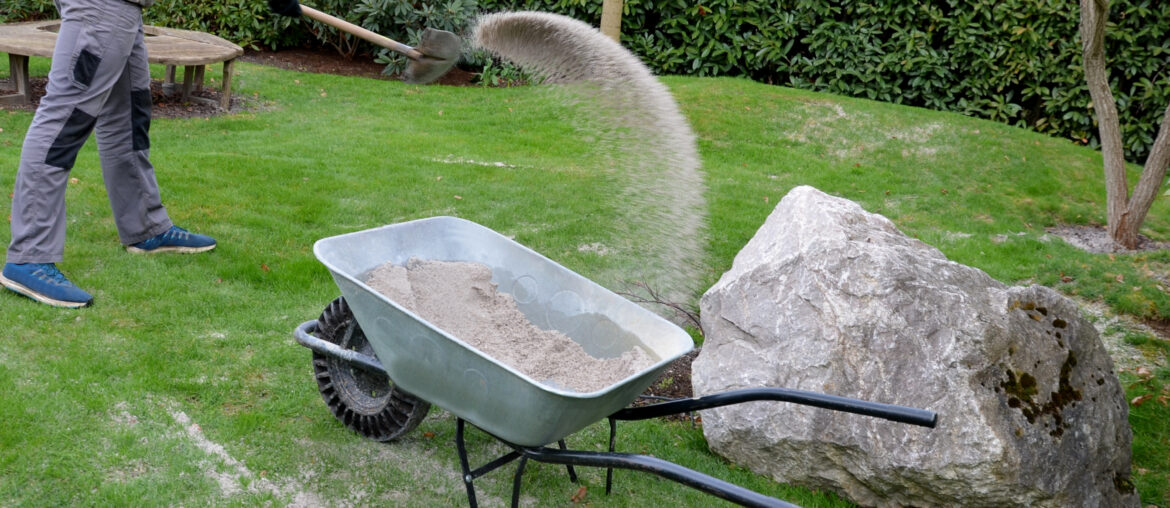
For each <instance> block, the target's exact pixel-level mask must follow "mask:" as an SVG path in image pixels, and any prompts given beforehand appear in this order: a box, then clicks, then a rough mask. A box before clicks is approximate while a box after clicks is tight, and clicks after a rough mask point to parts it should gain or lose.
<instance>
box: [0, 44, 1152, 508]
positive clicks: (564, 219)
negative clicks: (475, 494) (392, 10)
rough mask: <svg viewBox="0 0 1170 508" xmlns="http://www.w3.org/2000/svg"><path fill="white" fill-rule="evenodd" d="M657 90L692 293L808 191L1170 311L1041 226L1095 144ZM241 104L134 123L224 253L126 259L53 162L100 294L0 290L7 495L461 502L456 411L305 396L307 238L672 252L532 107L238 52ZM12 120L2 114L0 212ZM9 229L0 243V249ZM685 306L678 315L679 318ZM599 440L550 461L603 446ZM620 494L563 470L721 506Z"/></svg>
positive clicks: (1113, 301)
mask: <svg viewBox="0 0 1170 508" xmlns="http://www.w3.org/2000/svg"><path fill="white" fill-rule="evenodd" d="M157 71H158V72H159V73H160V75H161V70H157ZM46 72H47V60H44V59H33V65H32V73H33V75H44V74H45V73H46ZM6 74H7V68H6V66H4V64H3V63H2V62H0V76H4V75H6ZM208 75H209V76H216V75H218V74H217V70H211V71H209V72H208ZM664 81H665V82H666V84H667V85H668V86H670V88H671V90H672V91H673V92H674V93H675V95H676V98H677V99H678V101H679V102H680V104H681V106H682V108H683V110H684V112H685V113H686V114H687V115H688V117H689V119H690V121H691V123H692V126H693V128H694V129H695V131H696V133H697V135H698V136H699V143H700V152H701V154H702V156H703V171H704V173H705V175H706V184H707V191H706V198H707V202H708V209H707V211H706V213H707V216H708V219H709V224H708V228H707V230H706V233H705V234H706V239H707V242H708V244H707V245H706V246H705V248H706V253H707V262H706V263H705V268H706V271H705V272H704V273H703V274H702V276H701V277H702V278H703V280H702V281H700V282H699V283H697V284H696V286H697V287H701V288H706V287H709V286H710V285H711V284H712V283H714V281H715V280H716V279H717V278H718V277H719V275H720V274H722V273H723V272H724V271H725V270H727V269H728V268H729V267H730V265H731V260H732V258H733V257H734V255H735V254H736V252H738V250H739V249H740V248H741V247H742V246H743V245H744V244H745V243H746V242H747V241H748V239H750V238H751V236H752V235H753V234H754V232H755V231H756V229H757V228H758V227H759V226H760V225H761V224H762V223H763V221H764V219H765V217H766V216H767V214H768V213H769V212H770V211H771V210H772V208H773V207H774V206H775V205H776V203H777V202H778V201H779V199H780V198H782V197H783V196H784V195H785V193H786V192H787V191H788V190H789V189H791V188H792V187H794V186H796V185H805V184H807V185H812V186H815V187H817V188H819V189H821V190H824V191H826V192H829V193H831V194H834V195H838V196H842V197H845V198H848V199H851V200H854V201H857V202H858V203H860V204H861V205H862V206H863V207H864V208H865V209H867V210H869V211H871V212H876V213H880V214H883V215H885V216H887V217H889V218H890V219H892V220H893V221H894V222H895V223H896V224H897V225H898V226H899V227H900V228H901V229H902V230H903V231H904V232H906V233H907V234H909V235H912V236H916V237H918V238H920V239H922V240H923V241H925V242H927V243H929V244H931V245H934V246H936V247H938V248H939V249H941V250H942V251H943V252H944V253H945V254H946V255H947V256H948V257H950V258H951V259H953V260H955V261H957V262H960V263H964V264H968V265H972V266H976V267H978V268H981V269H983V270H985V271H987V272H988V273H989V274H990V275H991V276H993V277H995V278H997V279H999V280H1001V281H1003V282H1005V283H1009V284H1023V283H1032V282H1034V283H1039V284H1044V285H1048V286H1051V287H1054V288H1057V289H1059V290H1060V291H1063V292H1064V293H1066V294H1069V295H1074V296H1077V297H1079V298H1082V299H1085V300H1089V301H1099V302H1103V303H1105V304H1106V305H1107V306H1108V307H1109V308H1110V309H1111V310H1112V312H1114V313H1117V314H1124V315H1132V316H1141V317H1160V318H1167V317H1170V296H1167V294H1166V293H1165V286H1166V282H1161V284H1162V286H1161V287H1160V286H1159V277H1160V278H1161V280H1162V281H1165V280H1166V277H1167V274H1168V273H1170V252H1149V253H1140V254H1127V255H1115V256H1103V255H1092V254H1087V253H1084V252H1081V251H1079V250H1077V249H1075V248H1072V247H1069V246H1067V245H1065V244H1063V242H1061V241H1060V240H1059V239H1056V238H1053V237H1051V236H1050V235H1047V234H1046V233H1045V231H1044V228H1045V227H1049V226H1054V225H1058V224H1101V223H1103V221H1104V218H1103V214H1104V189H1103V183H1102V170H1101V158H1100V155H1099V154H1098V153H1095V152H1093V151H1091V150H1089V149H1087V148H1084V147H1078V146H1074V145H1073V144H1072V143H1070V142H1067V141H1064V140H1059V139H1052V138H1048V137H1044V136H1041V135H1038V134H1034V133H1031V132H1026V131H1022V130H1019V129H1015V128H1009V127H1006V126H1002V125H998V124H995V123H991V122H987V121H981V120H975V119H971V118H966V117H962V116H957V115H954V114H946V113H938V112H932V111H927V110H922V109H914V108H907V107H898V106H891V105H888V104H882V103H876V102H870V101H863V100H857V99H848V98H842V97H836V96H830V95H823V94H815V93H809V92H802V91H796V90H791V89H787V88H780V87H772V86H766V85H761V84H757V83H752V82H748V81H744V80H736V79H692V78H677V77H669V78H665V79H664ZM233 86H234V88H235V90H236V91H237V93H240V94H241V95H242V96H245V97H248V98H249V101H248V109H247V111H243V112H236V113H233V114H230V115H225V116H219V117H214V118H208V119H204V118H196V119H185V120H167V119H156V120H155V121H154V122H153V123H152V131H151V133H152V147H153V149H152V160H153V162H154V164H155V166H156V167H157V169H158V178H159V181H160V184H161V186H162V190H163V198H164V202H165V203H166V204H167V205H168V209H169V211H170V213H171V216H172V218H173V219H174V220H175V222H176V223H178V224H179V225H182V226H184V227H187V228H189V229H192V230H195V231H198V232H202V233H206V234H210V235H212V236H215V237H216V238H217V239H218V240H219V242H220V246H219V247H218V248H217V249H216V250H215V251H213V252H211V253H209V254H201V255H192V256H180V255H172V256H157V257H141V256H134V255H130V254H128V253H126V252H125V251H124V250H123V249H122V247H121V246H120V245H119V243H118V240H117V234H116V232H115V230H114V226H113V223H112V219H111V217H110V212H109V206H108V203H107V201H106V193H105V189H104V187H103V185H102V181H101V174H100V168H99V166H98V162H97V153H96V149H95V148H94V143H93V141H92V140H91V141H90V143H89V145H87V147H86V148H85V149H84V150H83V151H82V154H81V156H80V157H79V158H78V163H77V166H76V168H75V169H74V170H73V173H72V176H73V177H74V178H75V179H76V180H75V181H74V182H72V183H71V185H70V188H69V191H68V207H69V224H68V237H69V241H68V244H67V249H66V259H65V261H64V262H63V263H61V264H60V267H61V268H62V269H63V270H64V271H65V273H66V274H68V275H69V276H70V278H71V279H72V280H73V281H74V282H76V283H77V284H78V285H80V286H81V287H82V288H83V289H86V290H89V291H90V292H92V293H93V294H94V295H95V298H96V302H95V305H94V306H93V307H91V308H87V309H82V310H78V311H69V310H61V309H54V308H49V307H46V306H41V305H35V304H33V303H32V302H30V301H28V300H27V299H24V298H21V297H18V296H16V295H14V294H12V293H7V292H5V293H0V322H2V323H4V325H5V326H4V329H5V331H6V333H7V335H8V337H7V339H6V340H0V386H3V387H4V389H3V390H0V422H3V425H2V426H0V471H3V474H0V505H6V506H7V505H35V506H56V505H100V506H109V505H131V504H133V505H136V506H137V505H143V504H145V505H166V506H174V505H186V506H207V505H215V506H236V505H239V506H255V505H259V504H265V503H271V504H275V505H286V504H290V503H302V504H304V505H316V504H325V505H354V504H356V505H377V504H381V505H405V506H459V505H463V504H465V497H464V491H463V485H462V483H461V481H460V479H459V474H458V460H457V458H456V455H455V450H454V446H452V439H453V434H454V423H453V418H452V417H451V416H450V415H449V414H447V413H445V412H443V411H440V410H438V409H436V410H434V411H433V412H432V414H431V416H430V417H428V419H427V420H426V421H425V422H424V423H423V424H422V426H421V427H420V428H419V429H418V430H416V431H415V432H413V433H412V434H410V435H408V436H407V437H406V438H404V439H403V440H402V441H400V442H397V443H394V444H390V445H385V444H378V443H374V442H370V441H366V440H363V439H361V438H359V437H357V436H356V435H354V434H353V433H351V432H349V431H347V430H346V429H345V428H344V427H342V426H341V424H339V423H338V422H337V421H335V420H334V419H333V417H332V416H331V415H330V414H329V412H328V410H327V408H326V407H325V405H324V404H323V403H322V402H321V399H320V397H319V395H318V394H317V390H316V384H315V382H314V380H313V377H312V374H311V367H310V361H309V353H308V352H307V351H306V350H305V349H304V348H301V347H299V346H297V345H296V344H295V343H294V342H293V339H292V336H291V332H292V330H293V328H294V327H295V326H296V325H297V324H299V323H301V322H302V321H305V320H307V319H311V318H314V317H316V316H317V314H319V313H320V311H321V309H322V308H324V306H325V305H326V304H327V303H328V302H329V301H330V300H332V299H333V298H335V297H336V296H337V295H338V291H337V288H336V286H334V284H333V282H332V280H331V279H330V277H329V275H328V273H327V271H326V270H325V268H324V267H323V266H321V265H320V264H319V263H318V262H317V261H316V259H315V258H314V257H313V255H312V245H313V242H314V241H316V240H317V239H319V238H323V237H326V236H330V235H335V234H340V233H346V232H351V231H356V230H361V229H366V228H370V227H375V226H379V225H383V224H389V223H395V222H400V221H404V220H409V219H415V218H422V217H428V216H435V215H453V216H459V217H463V218H467V219H470V220H473V221H475V222H478V223H480V224H483V225H485V226H487V227H490V228H492V229H495V230H497V231H499V232H501V233H503V234H505V235H509V236H512V237H513V238H514V239H515V240H516V241H518V242H520V243H522V244H525V245H527V246H529V247H531V248H533V249H535V250H536V251H538V252H541V253H543V254H545V255H547V256H548V257H550V258H552V259H554V260H556V261H558V262H560V263H562V264H564V265H565V266H567V267H569V268H571V269H573V270H576V271H578V272H580V273H582V274H584V275H586V276H590V277H594V276H598V275H600V274H612V273H625V274H628V275H629V277H631V278H636V277H637V275H638V274H637V266H638V265H639V262H640V260H641V259H643V258H646V257H653V256H655V255H656V254H657V253H658V252H659V251H661V250H667V249H671V248H674V246H671V245H643V244H639V243H638V242H636V241H635V239H630V238H620V237H619V236H620V235H621V234H622V231H628V230H625V229H622V228H614V227H610V226H609V225H611V224H613V223H615V222H617V221H620V220H622V218H623V217H624V216H623V213H622V210H623V206H627V205H628V204H627V203H623V202H622V201H621V200H620V199H618V198H617V197H618V196H627V197H628V194H625V193H623V192H621V191H622V189H621V186H622V185H623V182H625V181H627V180H625V179H623V178H621V168H620V164H618V165H617V166H618V167H615V165H614V164H613V160H612V159H611V158H610V157H608V156H607V154H606V153H603V150H601V148H599V147H601V146H603V145H604V144H599V143H592V142H591V140H589V139H586V138H585V137H584V136H583V132H584V131H583V130H582V129H581V128H579V127H577V125H578V124H577V123H575V122H574V121H573V118H574V114H575V112H576V111H575V110H574V108H573V107H572V106H570V105H567V104H565V103H563V102H559V101H557V100H555V97H554V96H553V95H551V94H541V93H533V90H532V89H530V88H518V89H487V88H447V87H418V86H408V85H404V84H402V83H398V82H389V81H371V80H365V79H361V78H347V77H337V76H328V75H312V74H301V73H295V72H290V71H283V70H277V69H273V68H266V67H260V66H255V65H250V64H239V65H238V66H237V70H236V74H235V83H234V85H233ZM31 118H32V115H31V114H30V113H28V112H8V111H0V169H2V170H0V189H5V190H4V192H3V193H0V196H2V197H0V208H2V209H5V210H7V209H8V207H9V205H10V195H9V194H10V192H11V189H12V185H13V180H14V177H15V170H16V167H17V161H18V159H19V154H20V146H21V142H22V140H23V136H24V133H25V131H26V129H27V127H28V124H29V122H30V120H31ZM497 162H498V163H502V164H496V163H497ZM619 162H620V161H619ZM481 163H486V164H481ZM1135 170H1136V168H1135ZM662 184H663V185H669V184H670V182H662ZM641 205H642V206H647V205H653V203H650V204H647V203H642V204H641ZM662 206H669V204H667V203H664V204H662ZM663 227H668V226H663ZM1143 233H1144V234H1146V235H1148V236H1150V237H1152V238H1153V239H1155V240H1159V241H1170V197H1163V198H1160V199H1159V200H1158V202H1157V203H1156V204H1155V205H1154V209H1153V210H1152V211H1151V213H1150V215H1149V217H1148V219H1147V222H1146V227H1145V229H1144V230H1143ZM8 235H9V233H8V228H0V242H2V243H4V244H7V242H8V238H9V236H8ZM592 244H602V245H607V246H616V247H615V248H614V249H613V250H611V251H610V252H609V253H608V254H606V255H600V254H599V253H598V252H597V251H596V250H594V249H582V248H581V247H582V246H587V245H592ZM635 246H636V248H635ZM699 293H701V291H699V292H697V293H696V294H695V295H693V301H692V302H684V303H689V304H691V305H694V301H697V298H698V296H699ZM1130 343H1131V344H1133V347H1135V348H1137V350H1138V351H1140V352H1142V354H1146V355H1148V356H1147V360H1148V363H1149V364H1150V365H1154V364H1155V362H1156V361H1158V359H1164V357H1165V354H1166V347H1165V346H1164V341H1161V340H1159V339H1157V338H1149V337H1146V338H1142V337H1136V338H1134V339H1132V340H1130ZM1162 361H1163V362H1164V360H1162ZM1122 378H1123V382H1124V384H1125V386H1129V387H1130V388H1129V390H1130V392H1129V396H1130V397H1131V398H1132V397H1137V396H1140V395H1144V394H1147V393H1152V394H1154V395H1155V396H1156V395H1159V394H1164V393H1166V385H1167V381H1168V380H1170V370H1168V369H1166V368H1164V367H1161V368H1159V367H1152V370H1151V375H1150V376H1148V377H1143V376H1142V375H1139V374H1138V373H1137V372H1123V373H1122ZM1132 409H1133V413H1132V415H1131V423H1132V424H1133V427H1134V434H1135V438H1134V441H1135V443H1134V451H1135V459H1134V460H1135V471H1137V472H1136V473H1135V480H1136V482H1135V483H1136V484H1137V486H1138V488H1139V490H1140V492H1141V493H1142V496H1143V503H1144V504H1154V505H1159V506H1166V505H1167V503H1168V502H1170V494H1168V493H1167V492H1168V491H1170V463H1168V460H1167V453H1166V452H1165V450H1167V449H1170V429H1168V428H1167V426H1166V423H1165V422H1167V421H1170V411H1168V410H1167V408H1166V406H1165V405H1163V404H1159V402H1158V401H1157V399H1156V397H1155V398H1151V399H1149V400H1147V401H1145V402H1144V403H1143V404H1140V405H1138V406H1135V407H1133V408H1132ZM604 427H605V425H602V424H598V425H594V426H591V427H589V428H588V429H586V431H584V432H583V433H581V434H579V435H574V436H571V437H570V440H569V441H570V443H569V444H570V445H571V446H573V447H574V448H583V449H601V448H602V447H604V446H605V440H606V435H607V429H606V428H604ZM470 446H471V452H472V454H473V455H475V456H477V457H480V458H481V459H484V460H486V459H487V458H490V456H491V454H492V453H498V452H499V451H500V446H499V445H497V444H494V443H491V442H489V440H487V439H485V438H483V437H482V436H476V435H474V434H473V436H472V440H471V444H470ZM619 449H620V450H623V451H629V452H635V453H652V454H654V455H656V456H659V457H662V458H665V459H667V460H671V461H674V462H677V463H679V464H681V465H684V466H686V467H690V468H693V469H696V470H699V471H703V472H706V473H708V474H711V475H713V476H717V477H720V478H723V479H727V480H729V481H731V482H733V483H736V484H739V485H743V486H745V487H748V488H751V489H753V490H757V491H760V492H764V493H766V494H769V495H773V496H779V497H782V498H784V499H787V500H790V501H792V502H795V503H798V504H802V505H805V506H845V505H848V503H846V502H844V501H842V500H840V499H839V498H837V497H836V496H833V495H830V494H821V493H813V492H808V491H806V490H802V489H794V488H789V487H786V486H783V485H779V484H776V483H774V482H772V481H770V480H768V479H766V478H761V477H759V476H756V475H753V474H751V473H749V472H746V471H744V470H742V469H739V468H736V467H734V466H733V465H730V464H728V463H726V462H725V461H723V460H721V459H719V458H717V457H714V456H713V455H711V454H710V453H709V452H708V451H707V449H706V445H705V443H704V441H703V438H702V433H701V431H700V430H698V429H696V428H692V427H691V426H689V425H686V424H680V423H670V422H658V421H652V422H638V423H626V424H623V425H622V426H621V429H619ZM510 471H511V469H510V468H506V469H502V470H500V471H497V472H496V473H495V474H492V475H489V476H488V477H486V478H483V479H481V480H479V481H478V482H477V484H478V485H479V488H480V496H481V501H484V502H485V503H486V504H491V505H499V504H501V503H503V502H506V500H507V499H508V496H509V495H510V491H511V490H510V489H511V479H512V478H511V474H510ZM616 477H617V478H616V488H615V492H614V494H612V495H610V496H605V495H604V473H603V472H600V471H596V470H584V471H582V481H583V482H584V485H585V486H586V488H587V493H588V494H587V498H586V500H587V502H588V503H590V504H591V505H592V506H652V505H659V506H677V505H690V506H710V505H712V504H713V503H715V501H716V500H715V499H714V498H711V497H709V496H706V495H704V494H701V493H699V492H697V491H694V490H691V489H687V488H684V487H681V486H679V485H677V484H674V483H671V482H668V481H664V480H660V479H658V478H656V477H654V476H652V475H647V474H639V473H631V472H618V473H617V475H616ZM525 478H526V479H525V486H524V494H525V496H526V498H525V500H526V502H530V503H534V504H535V505H538V506H549V505H555V506H560V505H567V504H570V501H569V500H570V498H571V497H572V496H573V495H575V494H577V492H578V487H577V486H576V485H573V484H571V483H569V482H568V481H567V479H566V478H565V475H564V471H563V469H561V468H557V467H554V466H549V465H539V464H537V465H533V466H530V467H529V472H528V473H527V474H526V477H525ZM144 500H145V501H144Z"/></svg>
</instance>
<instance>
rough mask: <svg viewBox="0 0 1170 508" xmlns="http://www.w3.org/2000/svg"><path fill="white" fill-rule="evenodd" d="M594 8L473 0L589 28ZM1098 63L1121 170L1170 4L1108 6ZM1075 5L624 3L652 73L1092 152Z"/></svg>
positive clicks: (1161, 56)
mask: <svg viewBox="0 0 1170 508" xmlns="http://www.w3.org/2000/svg"><path fill="white" fill-rule="evenodd" d="M601 4H602V2H601V0H520V1H516V0H512V1H509V0H499V1H496V0H481V2H480V5H481V7H482V8H484V9H485V10H489V11H494V10H503V9H531V10H544V11H551V12H558V13H561V14H566V15H569V16H573V17H575V18H578V19H581V20H584V21H587V22H590V23H593V24H594V25H597V24H598V22H599V21H600V19H601ZM1110 20H1111V21H1112V24H1111V26H1110V27H1109V31H1108V36H1107V38H1108V41H1107V44H1108V46H1107V50H1106V51H1107V55H1108V59H1109V63H1110V66H1111V79H1112V84H1113V91H1114V94H1115V97H1116V99H1117V102H1118V109H1119V110H1120V115H1121V124H1122V128H1123V136H1124V140H1125V144H1126V146H1125V148H1126V155H1127V157H1128V158H1129V159H1130V160H1133V161H1141V160H1144V159H1145V157H1146V155H1147V154H1148V152H1149V149H1150V145H1151V144H1152V143H1153V139H1154V136H1155V135H1156V134H1157V128H1158V125H1159V123H1160V121H1161V119H1162V115H1163V113H1164V112H1165V110H1166V107H1167V105H1170V2H1167V1H1165V0H1115V1H1113V2H1112V8H1111V9H1110ZM1079 22H1080V5H1079V3H1078V2H1076V1H1075V0H1058V1H1042V2H1038V1H1035V0H928V1H922V2H906V1H904V0H868V1H841V0H805V1H793V0H746V1H738V0H699V1H694V0H657V1H656V0H626V1H625V5H624V7H623V13H622V28H623V30H622V43H623V44H624V45H626V47H628V48H630V49H631V50H633V51H634V52H635V53H637V54H638V55H640V56H641V57H642V59H643V60H644V61H645V62H646V63H647V65H649V66H650V67H651V68H652V69H654V70H655V72H658V73H661V74H689V75H697V76H715V75H733V76H747V77H750V78H752V79H754V80H757V81H761V82H765V83H774V84H780V85H787V86H792V87H797V88H804V89H810V90H817V91H823V92H830V93H835V94H841V95H850V96H857V97H868V98H871V99H877V100H881V101H887V102H894V103H900V104H908V105H913V106H922V107H927V108H931V109H939V110H947V111H956V112H960V113H964V114H968V115H973V116H979V117H983V118H990V119H993V120H997V121H1001V122H1005V123H1008V124H1011V125H1016V126H1020V127H1027V128H1031V129H1035V130H1037V131H1040V132H1044V133H1047V134H1050V135H1053V136H1060V137H1067V138H1070V139H1073V140H1076V141H1077V142H1081V143H1088V144H1092V145H1096V143H1097V141H1096V137H1097V129H1096V125H1095V121H1094V119H1093V115H1092V110H1091V108H1090V105H1089V93H1088V89H1087V87H1086V85H1085V82H1084V75H1083V73H1082V70H1081V64H1080V62H1081V46H1080V36H1079V30H1078V25H1079Z"/></svg>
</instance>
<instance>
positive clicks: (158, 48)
mask: <svg viewBox="0 0 1170 508" xmlns="http://www.w3.org/2000/svg"><path fill="white" fill-rule="evenodd" d="M60 27H61V21H60V20H50V21H32V22H28V23H10V24H6V25H0V52H4V53H8V71H9V75H10V81H11V83H10V86H11V87H12V88H13V89H15V90H16V93H14V94H8V95H0V103H8V104H25V103H29V102H32V91H31V90H30V89H29V82H28V78H29V76H28V58H29V57H30V56H40V57H46V58H52V56H53V46H55V45H56V44H57V30H58V29H59V28H60ZM143 31H144V32H145V35H146V38H145V41H146V53H147V59H148V60H149V61H150V63H154V64H161V65H165V66H166V78H165V79H164V82H163V90H164V91H165V92H168V93H173V91H174V88H175V69H176V68H177V67H178V66H183V85H182V88H181V89H180V94H181V95H180V97H182V98H183V100H193V101H207V100H208V99H203V98H201V97H193V96H191V92H193V91H199V90H202V89H203V72H204V69H205V67H206V66H207V65H211V64H215V63H220V62H223V84H222V86H221V87H220V90H221V92H220V97H219V107H220V108H222V109H223V110H225V111H227V110H229V109H231V104H232V97H231V93H232V92H231V90H232V63H233V62H234V61H235V59H236V58H238V57H239V56H240V55H243V54H244V49H243V48H241V47H239V46H237V45H235V44H232V43H231V42H229V41H227V40H225V39H222V38H219V37H216V36H214V35H211V34H207V33H203V32H195V31H191V30H180V29H177V28H163V27H158V26H151V25H147V26H146V27H144V29H143Z"/></svg>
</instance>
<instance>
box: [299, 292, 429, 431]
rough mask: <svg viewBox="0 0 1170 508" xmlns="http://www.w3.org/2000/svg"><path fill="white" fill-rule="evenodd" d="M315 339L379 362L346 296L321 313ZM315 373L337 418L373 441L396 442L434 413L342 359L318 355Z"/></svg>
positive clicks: (388, 382) (382, 378)
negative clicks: (429, 414)
mask: <svg viewBox="0 0 1170 508" xmlns="http://www.w3.org/2000/svg"><path fill="white" fill-rule="evenodd" d="M317 336H318V337H319V338H321V339H323V340H327V341H329V342H332V343H334V344H337V345H338V346H341V347H343V348H346V349H352V350H354V351H357V352H359V353H362V354H365V355H369V356H372V357H375V358H376V357H377V355H375V354H374V348H373V347H372V346H370V343H369V341H368V340H366V335H365V334H364V333H362V329H361V326H359V325H358V322H357V320H356V319H354V317H353V313H352V312H351V311H350V310H349V305H348V304H346V303H345V298H343V297H339V298H337V299H336V300H333V301H332V302H330V303H329V306H328V307H325V310H324V311H322V312H321V317H319V318H317ZM313 372H314V375H315V377H316V378H317V388H318V390H319V391H320V392H321V398H322V399H324V400H325V405H327V406H329V410H330V411H332V412H333V416H336V417H337V419H338V420H340V421H341V423H343V424H345V426H346V427H349V428H350V429H351V430H353V431H354V432H357V433H358V434H361V435H362V436H365V437H367V438H369V439H373V440H374V441H392V440H394V439H397V438H398V437H400V436H402V435H404V434H406V433H407V432H410V431H412V430H414V428H415V427H418V424H419V423H421V422H422V421H423V418H426V416H427V412H429V411H430V409H431V405H430V403H428V402H427V401H425V400H422V399H419V398H417V397H415V396H413V395H410V394H409V393H406V392H404V391H402V390H401V389H399V388H398V387H397V386H395V385H394V383H393V382H392V381H391V380H390V378H388V377H386V376H384V375H381V374H371V373H369V372H367V371H364V370H362V369H359V368H356V367H353V366H351V365H350V364H349V363H348V362H345V361H344V360H340V359H337V358H332V357H329V356H325V355H322V354H321V353H317V352H314V353H313Z"/></svg>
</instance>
